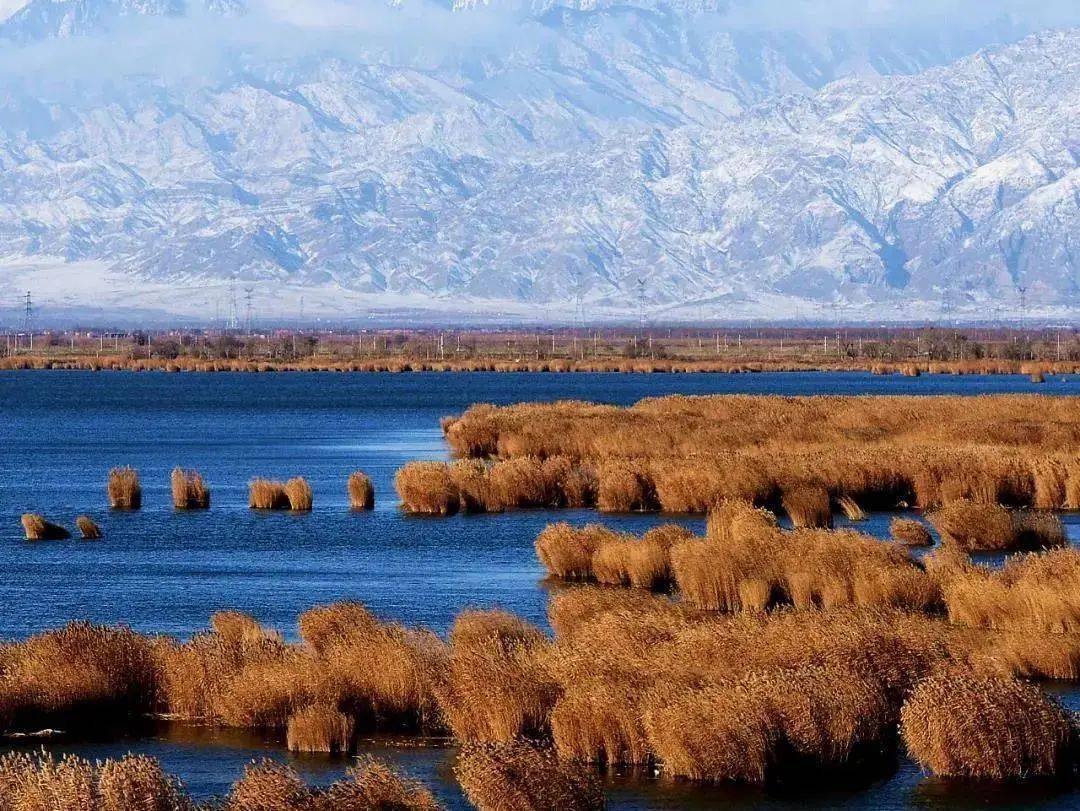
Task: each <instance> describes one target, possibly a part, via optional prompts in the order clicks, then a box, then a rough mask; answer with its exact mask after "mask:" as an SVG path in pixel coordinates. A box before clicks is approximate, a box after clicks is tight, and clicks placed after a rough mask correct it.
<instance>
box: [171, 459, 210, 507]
mask: <svg viewBox="0 0 1080 811" xmlns="http://www.w3.org/2000/svg"><path fill="white" fill-rule="evenodd" d="M170 484H171V485H172V499H173V507H175V508H176V509H178V510H208V509H210V488H209V487H207V486H206V483H205V482H204V481H203V478H202V475H201V474H200V473H199V472H198V471H195V470H184V469H183V468H179V467H178V468H176V469H174V470H173V472H172V477H171V478H170Z"/></svg>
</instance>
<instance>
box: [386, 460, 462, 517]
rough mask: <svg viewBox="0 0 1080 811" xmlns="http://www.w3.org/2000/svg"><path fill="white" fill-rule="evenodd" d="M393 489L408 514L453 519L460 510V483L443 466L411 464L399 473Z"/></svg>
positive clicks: (436, 464) (423, 463) (429, 463)
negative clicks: (458, 484)
mask: <svg viewBox="0 0 1080 811" xmlns="http://www.w3.org/2000/svg"><path fill="white" fill-rule="evenodd" d="M394 486H395V487H396V488H397V492H398V496H400V498H401V506H402V509H404V510H405V511H406V512H410V513H416V514H418V515H453V514H454V513H456V512H457V511H458V510H459V509H460V507H461V494H460V492H459V490H458V486H457V483H456V482H455V481H454V478H453V476H451V475H450V468H449V466H448V465H445V464H443V463H442V462H410V463H409V464H407V465H405V466H404V467H403V468H401V469H400V470H398V472H397V475H396V476H395V477H394Z"/></svg>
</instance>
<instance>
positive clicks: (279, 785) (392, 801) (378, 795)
mask: <svg viewBox="0 0 1080 811" xmlns="http://www.w3.org/2000/svg"><path fill="white" fill-rule="evenodd" d="M441 808H442V806H441V805H440V804H439V803H438V801H436V799H435V798H434V796H433V795H432V794H431V792H430V791H428V790H427V789H426V788H424V786H423V785H421V784H420V783H418V782H416V781H414V780H409V779H406V778H403V777H401V776H400V775H399V774H397V772H395V771H394V770H393V769H391V768H390V767H389V766H386V765H385V764H383V763H380V762H378V761H376V760H373V759H371V758H363V759H361V760H360V761H359V764H358V765H357V766H354V767H353V768H351V769H349V770H348V772H347V773H346V776H345V777H344V778H343V779H341V780H338V781H337V782H335V783H333V784H331V785H330V786H328V787H326V788H311V787H309V786H307V785H306V784H305V783H304V781H303V780H302V779H301V778H300V776H299V775H298V774H297V773H296V772H295V771H294V770H293V769H292V768H290V767H289V766H286V765H284V764H281V763H277V762H276V761H273V760H264V761H262V762H260V763H253V764H251V765H250V766H248V767H247V769H246V770H245V771H244V776H243V778H241V780H240V781H239V782H237V783H236V785H234V786H233V789H232V791H231V792H230V794H229V796H228V797H227V798H226V801H225V804H224V811H253V809H255V810H256V811H367V810H368V809H371V811H376V809H394V811H439V809H441Z"/></svg>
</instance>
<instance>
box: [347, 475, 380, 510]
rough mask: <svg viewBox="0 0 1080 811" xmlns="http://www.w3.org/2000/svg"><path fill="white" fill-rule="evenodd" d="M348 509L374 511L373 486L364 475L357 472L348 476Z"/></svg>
mask: <svg viewBox="0 0 1080 811" xmlns="http://www.w3.org/2000/svg"><path fill="white" fill-rule="evenodd" d="M349 507H351V508H352V509H354V510H374V509H375V485H374V484H372V483H371V479H370V478H368V476H367V474H366V473H363V472H362V471H359V470H357V471H355V472H354V473H352V474H351V475H350V476H349Z"/></svg>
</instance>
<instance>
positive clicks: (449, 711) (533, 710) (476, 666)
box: [436, 611, 556, 742]
mask: <svg viewBox="0 0 1080 811" xmlns="http://www.w3.org/2000/svg"><path fill="white" fill-rule="evenodd" d="M547 649H548V640H547V637H545V636H544V634H543V632H541V631H540V629H538V628H536V627H534V626H532V625H530V624H528V623H526V622H523V621H522V620H520V619H518V618H517V617H515V616H513V615H512V614H507V613H505V612H501V611H466V612H464V613H463V614H461V615H460V616H459V617H458V618H457V620H456V621H455V622H454V626H453V628H452V629H451V631H450V669H449V672H448V674H447V679H446V681H445V682H444V683H442V684H441V685H438V686H437V687H436V690H437V694H438V698H439V704H440V706H441V708H442V712H443V715H444V717H445V720H446V723H447V725H448V726H449V727H450V729H451V730H452V731H453V733H454V735H455V736H456V737H457V738H458V739H459V740H462V741H496V742H509V741H512V740H514V739H515V738H518V737H520V736H523V735H535V734H537V733H538V732H542V731H543V730H544V729H546V727H547V715H548V712H549V711H550V709H551V703H552V701H553V700H554V695H555V692H556V685H555V683H554V681H553V680H552V678H551V676H550V675H549V673H548V672H547V669H546V667H545V661H544V657H545V655H546V653H547Z"/></svg>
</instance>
